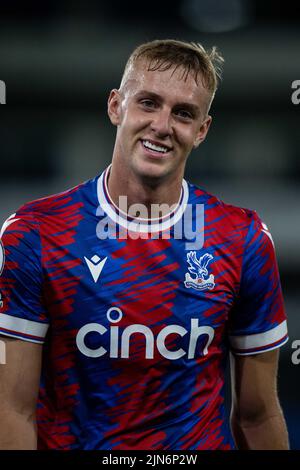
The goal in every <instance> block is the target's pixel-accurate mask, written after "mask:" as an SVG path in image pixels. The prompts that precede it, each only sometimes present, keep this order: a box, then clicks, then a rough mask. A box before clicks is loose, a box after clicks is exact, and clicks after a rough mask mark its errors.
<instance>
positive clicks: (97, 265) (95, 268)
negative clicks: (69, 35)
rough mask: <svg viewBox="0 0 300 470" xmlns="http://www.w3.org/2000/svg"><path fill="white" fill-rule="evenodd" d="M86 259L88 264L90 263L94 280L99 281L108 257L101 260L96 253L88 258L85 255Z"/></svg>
mask: <svg viewBox="0 0 300 470" xmlns="http://www.w3.org/2000/svg"><path fill="white" fill-rule="evenodd" d="M84 259H85V262H86V264H87V265H88V268H89V270H90V273H91V275H92V276H93V279H94V282H97V281H98V279H99V277H100V274H101V271H102V269H103V268H104V265H105V263H106V260H107V257H106V258H103V259H102V260H101V259H100V258H99V256H97V255H94V256H93V257H92V258H91V259H88V258H86V257H84Z"/></svg>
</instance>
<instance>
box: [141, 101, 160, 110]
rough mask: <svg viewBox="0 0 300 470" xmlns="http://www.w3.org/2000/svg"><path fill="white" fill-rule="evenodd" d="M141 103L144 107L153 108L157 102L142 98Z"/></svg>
mask: <svg viewBox="0 0 300 470" xmlns="http://www.w3.org/2000/svg"><path fill="white" fill-rule="evenodd" d="M140 103H141V104H142V106H144V108H147V109H152V108H155V106H156V104H155V102H154V101H153V100H150V99H143V100H141V102H140Z"/></svg>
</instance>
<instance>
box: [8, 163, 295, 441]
mask: <svg viewBox="0 0 300 470" xmlns="http://www.w3.org/2000/svg"><path fill="white" fill-rule="evenodd" d="M108 175H109V168H108V169H107V170H106V171H105V172H104V173H103V174H102V175H101V176H99V177H97V178H95V179H93V180H90V181H88V182H85V183H83V184H81V185H79V186H77V187H75V188H73V189H71V190H69V191H66V192H63V193H60V194H57V195H54V196H50V197H47V198H44V199H40V200H37V201H34V202H31V203H28V204H26V205H24V206H23V207H21V208H20V209H19V210H18V211H17V213H16V214H14V215H13V216H11V217H10V218H9V219H8V220H7V221H6V222H5V224H4V226H3V228H2V242H1V249H0V254H1V257H0V270H1V269H2V274H1V276H0V292H1V299H0V300H1V302H0V333H1V334H2V335H7V336H10V337H14V338H19V339H21V340H24V341H31V342H35V343H40V344H43V345H44V346H43V354H44V356H43V368H42V377H41V385H40V392H39V402H38V406H37V419H38V446H39V448H40V449H104V450H110V449H112V450H119V449H122V450H135V449H146V450H156V449H173V450H181V449H191V450H198V449H199V450H201V449H229V448H231V445H232V444H231V442H232V439H231V435H230V431H229V426H228V423H227V421H226V419H225V407H224V381H225V368H226V363H227V359H228V353H229V351H230V350H231V351H232V352H233V353H234V354H242V355H246V354H256V353H260V352H264V351H268V350H271V349H274V348H277V347H279V346H281V345H282V344H284V343H285V342H286V341H287V327H286V316H285V313H284V307H283V299H282V293H281V287H280V281H279V275H278V268H277V264H276V258H275V254H274V247H273V242H272V238H271V235H270V233H269V231H268V229H267V227H266V226H265V225H264V224H263V223H262V222H261V220H260V219H259V217H258V216H257V215H256V213H255V212H253V211H250V210H247V209H241V208H237V207H234V206H231V205H227V204H225V203H223V202H222V201H220V200H219V199H217V198H216V197H214V196H212V195H210V194H208V193H206V192H205V191H203V190H202V189H199V188H197V187H195V186H193V185H191V184H188V183H187V182H185V181H183V184H182V191H181V196H180V201H179V202H178V204H177V205H176V206H175V207H174V208H173V211H172V212H171V213H169V214H168V216H164V217H163V216H161V217H160V216H159V214H158V216H157V218H153V217H152V218H150V219H148V218H147V217H141V216H139V217H138V218H136V217H134V216H133V215H132V214H131V216H129V215H128V212H126V210H122V209H120V206H119V208H118V207H116V206H115V205H114V204H113V202H112V201H111V200H110V196H109V193H108V190H107V178H108ZM141 211H142V208H140V209H139V212H140V213H141Z"/></svg>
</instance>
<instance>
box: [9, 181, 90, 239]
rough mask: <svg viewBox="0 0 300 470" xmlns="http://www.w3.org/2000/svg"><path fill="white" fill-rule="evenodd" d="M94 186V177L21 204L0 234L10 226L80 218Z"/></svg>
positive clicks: (69, 220)
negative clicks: (61, 190) (58, 191)
mask: <svg viewBox="0 0 300 470" xmlns="http://www.w3.org/2000/svg"><path fill="white" fill-rule="evenodd" d="M95 186H96V178H94V179H92V180H88V181H85V182H83V183H80V184H79V185H77V186H74V187H72V188H70V189H67V190H65V191H63V192H60V193H57V194H53V195H50V196H46V197H43V198H39V199H35V200H33V201H30V202H27V203H26V204H24V205H22V206H21V207H20V208H19V209H18V210H17V211H16V212H15V213H14V214H12V215H11V216H10V217H9V218H8V219H7V220H6V221H5V222H4V224H3V226H2V230H1V235H2V234H3V233H4V232H5V231H7V230H9V228H10V227H11V228H12V229H13V230H14V231H16V230H17V229H18V228H21V229H22V228H23V230H26V227H27V229H36V230H38V229H39V227H41V226H43V227H44V226H46V225H47V224H48V223H53V222H55V223H56V224H57V225H62V224H66V223H68V222H69V223H70V222H71V221H72V220H74V218H75V219H76V218H80V217H81V212H82V208H83V206H84V204H85V201H87V200H88V199H89V193H91V192H93V191H94V190H95V189H94V188H95Z"/></svg>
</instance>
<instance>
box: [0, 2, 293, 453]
mask: <svg viewBox="0 0 300 470" xmlns="http://www.w3.org/2000/svg"><path fill="white" fill-rule="evenodd" d="M167 37H170V38H177V39H185V40H191V41H197V42H202V43H203V44H204V46H206V47H211V46H213V45H217V46H218V47H219V49H220V51H221V52H222V53H223V55H224V57H225V60H226V62H225V67H224V74H223V82H222V84H221V87H220V89H219V91H218V93H217V95H216V99H215V102H214V104H213V107H212V110H211V114H212V115H213V118H214V121H213V126H212V128H211V130H210V132H209V135H208V138H207V140H206V142H205V143H204V144H203V145H202V146H201V147H200V149H198V151H197V152H196V153H194V154H193V155H191V157H190V159H189V163H188V167H187V174H186V176H187V179H190V180H191V181H192V182H194V183H196V184H199V185H200V186H202V187H204V188H205V189H207V190H208V191H211V192H214V193H215V194H216V195H218V196H219V197H221V198H222V199H224V200H225V201H226V202H229V203H232V204H235V205H241V206H243V207H248V208H251V209H256V210H257V212H258V213H259V215H260V216H261V217H262V218H263V220H264V221H265V223H266V224H267V225H268V226H269V228H270V230H271V231H272V234H273V238H274V240H275V244H276V247H277V255H278V261H279V266H280V271H281V277H282V285H283V290H284V294H285V299H286V308H287V313H288V317H289V332H290V341H289V343H287V344H286V345H285V346H284V347H283V348H282V352H281V361H280V371H279V388H280V396H281V403H282V406H283V409H284V411H285V414H286V418H287V422H288V428H289V432H290V439H291V444H292V447H293V448H294V449H300V403H299V402H298V395H299V394H298V387H299V385H300V380H299V378H300V365H299V366H296V365H293V364H292V361H291V354H292V348H291V345H292V342H293V341H294V340H295V339H300V318H299V317H298V305H299V303H300V288H299V284H298V283H300V249H299V238H300V236H299V233H300V217H299V215H300V211H299V206H300V163H299V161H300V160H299V157H298V152H299V151H298V149H299V143H300V119H299V118H300V105H299V106H296V105H294V104H292V101H291V94H292V89H291V84H292V82H293V81H294V80H297V79H298V80H299V79H300V6H297V5H296V3H295V2H293V1H291V0H286V1H264V2H262V1H259V0H226V1H223V2H222V1H217V0H172V2H169V1H164V2H163V1H161V0H152V1H151V2H135V1H129V2H125V1H121V0H111V1H106V2H100V1H97V2H96V1H90V2H83V1H79V0H72V1H71V0H60V1H57V0H56V1H54V0H52V1H50V0H44V1H43V2H38V1H34V0H27V1H26V2H24V1H21V0H10V1H8V0H1V4H0V80H3V81H5V83H6V87H7V104H6V105H5V106H2V107H1V108H0V115H1V117H0V119H1V123H0V159H1V171H0V222H2V221H4V220H5V219H6V218H7V217H8V216H9V215H10V214H11V213H13V212H15V210H16V209H17V208H18V207H19V206H20V205H21V204H23V203H24V202H26V201H29V200H32V199H35V198H37V197H41V196H45V195H48V194H51V193H54V192H58V191H62V190H64V189H67V188H68V187H70V186H73V185H76V184H78V183H79V182H81V181H83V180H85V179H88V178H90V177H93V176H95V175H96V174H98V173H100V172H101V171H102V170H103V169H104V168H105V166H106V165H107V164H108V163H109V162H110V159H111V155H112V149H113V142H114V135H115V130H114V128H113V127H112V126H111V125H110V123H109V121H108V118H107V115H106V100H107V96H108V93H109V91H110V89H111V88H114V87H118V86H119V83H120V77H121V74H122V70H123V67H124V65H125V62H126V60H127V57H128V55H129V54H130V52H131V51H132V49H133V48H134V47H135V46H136V45H138V44H140V43H142V42H145V41H147V40H152V39H157V38H167Z"/></svg>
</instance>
